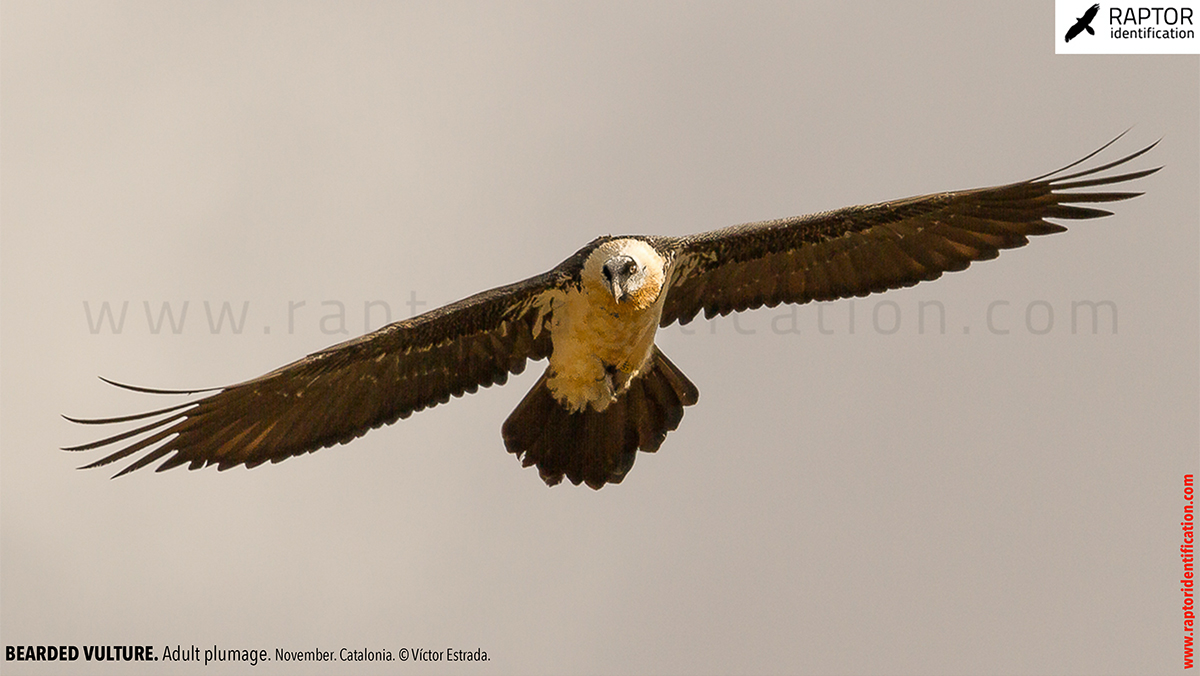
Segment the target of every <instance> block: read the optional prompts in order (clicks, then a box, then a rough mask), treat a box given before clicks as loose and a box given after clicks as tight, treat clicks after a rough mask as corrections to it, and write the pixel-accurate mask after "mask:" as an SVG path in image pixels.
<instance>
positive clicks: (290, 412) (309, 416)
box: [65, 252, 584, 476]
mask: <svg viewBox="0 0 1200 676" xmlns="http://www.w3.org/2000/svg"><path fill="white" fill-rule="evenodd" d="M580 253H584V252H580ZM580 264H581V257H580V254H576V255H575V256H572V257H571V258H569V259H567V261H565V262H564V263H563V264H562V265H559V266H558V267H557V268H555V269H554V270H552V271H550V272H548V273H546V274H543V275H539V276H537V277H533V278H530V279H527V280H525V281H523V282H518V283H516V284H511V285H509V286H504V287H500V288H497V289H493V290H491V291H485V292H483V293H480V294H477V295H475V296H472V297H470V298H467V299H465V300H461V301H459V302H457V303H453V304H451V305H447V306H445V307H442V308H438V309H436V310H433V311H430V312H427V313H425V314H422V315H419V316H416V317H413V318H411V319H406V320H404V321H399V322H396V323H394V324H389V325H388V326H385V327H383V328H381V329H379V330H377V331H374V332H372V333H369V334H366V335H364V336H362V337H360V338H356V339H354V340H350V341H347V342H345V343H340V344H338V345H334V346H332V347H329V348H327V349H324V350H321V351H320V352H316V353H314V354H311V355H309V356H307V357H305V358H303V359H301V360H299V361H296V362H294V363H292V364H288V365H287V366H284V367H282V368H280V369H277V370H275V371H272V372H270V373H268V374H266V375H264V376H261V377H259V378H255V379H253V380H248V381H246V382H243V383H239V384H237V385H230V386H228V387H223V388H213V389H211V390H191V391H186V390H153V389H149V388H142V387H134V386H130V385H121V384H119V383H115V382H112V381H106V382H109V383H111V384H113V385H117V386H118V387H123V388H125V389H130V390H135V391H138V392H149V393H153V394H195V393H197V392H214V391H215V393H214V394H210V395H208V396H207V397H204V398H202V399H199V400H193V401H189V402H185V403H181V404H178V405H175V406H169V407H167V408H162V409H158V410H155V411H150V412H148V413H142V414H138V415H129V416H123V417H118V418H104V419H79V418H67V419H68V420H71V421H72V422H77V423H83V424H87V425H107V424H110V423H127V422H137V423H138V426H137V427H135V428H134V429H131V430H129V431H126V432H122V433H120V434H116V435H113V436H110V437H108V438H105V439H101V440H100V441H96V442H92V443H89V444H83V445H80V446H73V447H70V448H67V449H65V450H68V451H87V450H92V449H96V448H102V447H105V446H114V445H115V446H118V447H119V448H117V450H115V451H114V452H112V453H110V454H109V455H107V456H105V457H103V458H101V459H99V460H97V461H96V462H93V463H91V464H89V465H86V466H85V468H90V467H99V466H101V465H107V464H109V463H111V462H115V461H117V460H121V459H123V458H126V457H131V456H133V455H134V454H137V453H142V452H144V455H142V456H141V457H140V458H138V459H137V460H136V461H135V462H133V463H131V464H129V465H128V466H126V467H125V468H123V469H122V470H121V471H120V472H118V473H117V475H116V476H120V475H122V474H125V473H128V472H132V471H133V470H135V469H138V468H141V467H144V466H146V465H148V464H150V463H153V462H155V461H157V460H159V459H160V458H164V457H166V458H167V459H166V461H165V462H163V463H162V464H161V465H159V466H158V468H157V469H158V471H162V470H165V469H170V468H172V467H177V466H179V465H183V464H187V465H188V466H189V468H190V469H198V468H200V467H204V466H206V465H213V464H215V465H217V467H218V469H228V468H230V467H234V466H236V465H241V464H245V465H246V466H247V467H255V466H257V465H260V464H262V463H264V462H267V461H268V460H270V461H272V462H279V461H281V460H284V459H286V458H289V457H291V456H294V455H301V454H303V453H310V452H312V451H315V450H317V449H320V448H324V447H326V446H332V445H334V444H344V443H346V442H349V441H351V440H353V439H355V438H357V437H360V436H362V435H363V434H365V433H366V432H367V431H368V430H370V429H372V428H376V427H380V426H383V425H389V424H391V423H394V422H396V421H397V420H398V419H400V418H407V417H408V416H409V415H411V414H412V413H413V412H414V411H420V410H422V409H425V408H429V407H431V406H436V405H437V404H440V403H445V402H447V401H449V400H450V397H452V396H454V397H457V396H461V395H463V394H465V393H471V392H475V391H476V390H477V389H478V388H479V387H487V386H488V385H494V384H501V383H504V382H505V381H506V380H507V379H508V374H510V373H520V372H521V371H523V370H524V369H525V362H526V360H529V359H542V358H544V357H546V356H547V355H548V354H549V353H550V348H551V344H550V336H549V331H548V330H546V328H545V322H546V321H547V320H548V319H549V315H550V312H551V311H552V303H553V296H554V294H555V293H556V292H557V290H558V289H559V288H560V287H562V286H564V285H566V284H568V283H571V281H572V270H573V268H574V267H577V266H578V265H580ZM138 437H141V438H140V439H139V438H138ZM172 453H173V454H174V455H170V457H167V456H168V455H169V454H172Z"/></svg>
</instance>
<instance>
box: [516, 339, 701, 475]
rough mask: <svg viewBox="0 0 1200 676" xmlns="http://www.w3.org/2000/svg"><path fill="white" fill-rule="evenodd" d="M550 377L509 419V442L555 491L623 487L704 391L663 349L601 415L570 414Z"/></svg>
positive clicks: (587, 410) (540, 382)
mask: <svg viewBox="0 0 1200 676" xmlns="http://www.w3.org/2000/svg"><path fill="white" fill-rule="evenodd" d="M546 378H547V375H546V374H542V377H541V379H539V380H538V382H537V384H536V385H534V386H533V389H532V390H530V391H529V394H527V395H525V398H524V399H522V400H521V403H520V404H518V405H517V408H516V409H515V410H514V411H513V412H512V415H510V416H509V417H508V420H506V421H504V427H503V430H502V432H503V435H504V444H505V446H506V447H507V448H508V451H509V452H510V453H514V454H516V455H517V456H518V457H520V458H521V462H522V464H523V465H524V466H526V467H529V466H531V465H536V466H537V468H538V472H539V473H540V474H541V477H542V479H543V480H544V481H545V482H546V483H547V484H549V485H551V486H553V485H555V484H557V483H559V482H561V481H562V480H563V477H564V476H565V477H566V478H568V479H570V480H571V483H573V484H576V485H578V484H580V483H586V484H587V485H588V486H591V487H592V488H595V489H599V488H600V487H602V486H603V485H604V484H606V483H620V482H621V480H622V479H624V478H625V474H626V473H628V472H629V470H630V468H632V467H633V461H634V459H635V458H636V456H637V452H638V450H639V449H641V450H642V451H646V452H650V453H653V452H654V451H657V450H658V447H659V446H660V445H662V442H663V440H664V439H666V437H667V432H670V431H671V430H673V429H675V428H677V427H678V426H679V423H680V421H681V420H682V419H683V408H684V407H685V406H691V405H692V404H695V403H696V401H697V400H698V399H699V396H700V393H699V391H698V390H697V389H696V386H695V385H693V384H692V382H691V381H690V380H688V378H687V376H685V375H684V374H683V372H682V371H680V370H679V368H678V367H677V366H675V365H674V364H672V363H671V361H670V360H669V359H667V357H666V356H665V355H663V353H662V352H660V351H659V350H658V348H657V347H656V348H654V353H653V354H652V355H651V356H650V362H649V363H648V365H647V367H646V369H645V370H644V371H643V372H642V373H641V374H639V375H638V377H637V378H635V379H634V380H633V381H632V382H630V384H629V388H628V389H627V390H626V391H625V393H624V394H623V395H621V397H619V398H618V399H617V400H616V401H615V402H613V403H612V404H609V406H608V407H607V408H606V409H604V410H603V411H596V410H594V409H592V408H590V407H587V408H584V410H582V411H579V412H575V413H571V412H569V411H567V409H565V408H563V406H562V405H561V404H559V403H558V401H557V400H555V398H554V395H553V394H551V392H550V388H548V387H547V386H546Z"/></svg>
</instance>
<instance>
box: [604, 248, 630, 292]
mask: <svg viewBox="0 0 1200 676" xmlns="http://www.w3.org/2000/svg"><path fill="white" fill-rule="evenodd" d="M636 271H637V263H635V262H634V260H633V259H632V258H630V257H629V256H614V257H613V258H612V259H610V260H609V261H608V262H607V263H605V264H604V281H606V282H608V289H609V291H611V292H612V295H613V299H614V300H616V301H617V302H618V303H621V302H623V301H624V300H625V299H626V298H628V297H629V286H628V285H629V278H630V277H632V276H633V274H634V272H636Z"/></svg>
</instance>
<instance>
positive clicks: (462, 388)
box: [66, 137, 1158, 488]
mask: <svg viewBox="0 0 1200 676" xmlns="http://www.w3.org/2000/svg"><path fill="white" fill-rule="evenodd" d="M1118 138H1120V137H1118ZM1115 141H1116V139H1114V140H1113V141H1110V142H1109V143H1108V144H1105V145H1104V146H1103V147H1101V148H1100V149H1099V150H1097V151H1095V152H1093V153H1091V154H1089V155H1088V156H1086V157H1084V158H1083V159H1081V160H1079V161H1078V162H1074V163H1072V164H1070V165H1068V166H1066V167H1063V168H1062V169H1059V170H1057V171H1055V172H1051V173H1049V174H1044V175H1042V176H1039V177H1037V178H1034V179H1030V180H1027V181H1021V182H1018V183H1011V184H1008V185H1003V186H998V187H994V188H982V189H976V190H963V191H957V192H947V193H938V194H933V195H925V196H921V197H913V198H909V199H903V200H896V201H892V202H884V203H881V204H874V205H870V206H858V207H849V208H845V209H839V210H836V211H830V212H825V213H820V214H814V215H810V216H800V217H796V218H789V219H782V220H777V221H767V222H761V223H752V224H747V225H740V226H734V227H730V228H725V229H722V230H714V231H712V232H706V233H701V234H697V235H691V236H686V237H653V236H632V237H629V238H613V237H601V238H598V239H596V240H594V241H593V242H591V243H589V244H588V245H587V246H585V247H584V248H583V249H581V250H579V251H578V252H576V253H575V254H574V255H572V256H571V257H570V258H568V259H567V260H565V261H563V263H561V264H560V265H558V266H557V267H555V268H554V269H553V270H551V271H549V272H547V273H545V274H542V275H538V276H536V277H532V278H530V279H527V280H525V281H522V282H518V283H516V284H511V285H508V286H503V287H499V288H496V289H492V290H490V291H485V292H483V293H480V294H477V295H475V296H471V297H470V298H467V299H464V300H462V301H459V302H457V303H453V304H450V305H447V306H445V307H442V308H439V309H436V310H433V311H431V312H427V313H425V314H422V315H419V316H417V317H413V318H411V319H407V320H403V321H400V322H396V323H394V324H390V325H388V326H386V327H384V328H382V329H379V330H378V331H374V332H372V333H369V334H367V335H364V336H362V337H360V338H357V339H354V340H350V341H347V342H345V343H341V344H339V345H334V346H332V347H330V348H327V349H325V350H322V351H320V352H316V353H314V354H312V355H309V356H307V357H305V358H303V359H300V360H299V361H296V362H293V363H291V364H289V365H287V366H284V367H282V368H279V369H277V370H275V371H272V372H270V373H268V374H266V375H263V376H261V377H258V378H255V379H253V380H248V381H246V382H243V383H239V384H236V385H231V386H228V387H223V388H214V389H211V390H182V391H176V390H153V389H148V388H139V387H133V386H129V385H121V384H119V383H115V382H114V383H112V384H114V385H117V386H119V387H124V388H127V389H132V390H135V391H140V392H148V393H154V394H198V393H208V394H207V395H206V396H204V397H203V398H201V399H198V400H193V401H189V402H186V403H182V404H178V405H175V406H170V407H167V408H162V409H158V410H155V411H151V412H148V413H142V414H138V415H130V416H123V417H117V418H105V419H81V418H68V419H69V420H72V421H73V422H78V423H82V424H87V425H105V424H110V423H127V422H134V423H138V425H137V426H135V427H134V428H133V429H131V430H128V431H125V432H122V433H119V434H116V435H113V436H109V437H107V438H104V439H101V440H99V441H95V442H92V443H87V444H81V445H78V446H72V447H69V448H67V449H66V450H71V451H85V450H92V449H97V448H103V447H105V446H112V445H118V448H117V450H115V451H113V452H111V453H109V454H108V455H106V456H104V457H102V458H100V459H99V460H96V461H95V462H92V463H91V464H88V465H86V466H85V467H89V468H90V467H99V466H103V465H107V464H109V463H112V462H115V461H118V460H121V459H124V458H128V457H134V456H136V455H137V454H138V453H142V455H141V457H138V458H137V459H136V460H135V461H134V462H132V463H130V464H129V465H128V466H126V467H125V468H123V469H122V470H121V471H120V472H119V473H118V474H117V476H120V475H121V474H125V473H127V472H131V471H133V470H135V469H138V468H140V467H144V466H146V465H148V464H151V463H154V462H156V461H158V460H160V459H164V458H165V460H164V461H163V462H162V463H161V464H160V465H159V466H158V467H157V469H158V470H159V471H162V470H165V469H170V468H172V467H176V466H179V465H184V464H186V465H188V467H189V468H190V469H197V468H199V467H204V466H206V465H216V466H217V467H218V469H228V468H230V467H234V466H236V465H241V464H244V465H246V466H247V467H255V466H257V465H260V464H262V463H264V462H267V461H268V460H269V461H272V462H279V461H281V460H284V459H286V458H289V457H291V456H294V455H301V454H304V453H309V452H312V451H315V450H317V449H320V448H323V447H326V446H332V445H334V444H338V443H347V442H349V441H351V440H352V439H354V438H356V437H359V436H362V435H363V434H365V433H366V432H367V431H368V430H370V429H372V428H376V427H380V426H382V425H386V424H391V423H393V422H395V421H396V420H398V419H400V418H406V417H408V416H409V415H411V414H412V413H413V412H415V411H420V410H422V409H425V408H428V407H430V406H436V405H437V404H439V403H445V402H447V401H449V400H450V398H451V397H456V396H461V395H463V394H465V393H470V392H475V391H476V390H477V389H478V388H479V387H487V386H489V385H493V384H498V383H504V382H505V381H506V380H507V378H508V375H509V374H510V373H520V372H522V371H523V370H524V368H525V363H526V361H528V360H530V359H534V360H536V359H543V358H546V357H550V356H551V355H552V353H553V350H554V341H553V340H552V336H551V333H552V329H553V328H554V327H555V326H556V323H555V312H556V311H559V312H561V311H562V310H561V308H562V307H563V298H565V297H566V295H568V294H577V293H580V292H581V291H580V289H581V288H582V284H581V275H582V271H583V269H584V264H585V261H587V260H588V257H589V256H590V255H592V253H593V252H595V251H597V248H598V247H600V246H601V245H603V244H605V243H606V242H610V241H613V240H615V239H634V240H640V241H643V242H646V243H648V244H650V245H651V246H652V247H653V250H654V251H656V252H658V254H659V255H661V257H662V259H663V265H664V268H665V269H664V270H663V272H664V273H665V275H666V277H665V279H666V283H665V284H664V285H663V287H662V289H661V291H660V294H665V298H661V299H660V304H659V305H658V306H656V307H658V308H659V309H660V310H661V316H660V318H659V319H658V324H659V325H660V326H667V325H669V324H671V323H672V322H676V321H678V322H680V323H684V324H685V323H687V322H690V321H691V320H692V319H694V318H695V317H696V316H697V315H698V314H699V313H700V312H703V313H704V315H705V317H713V316H715V315H725V314H728V313H730V312H736V311H742V310H747V309H753V308H757V307H761V306H764V305H765V306H767V307H774V306H775V305H777V304H779V303H805V302H808V301H812V300H833V299H837V298H845V297H850V296H865V295H867V294H870V293H875V292H879V291H884V290H887V289H894V288H899V287H905V286H912V285H914V284H916V283H918V282H921V281H925V280H931V279H936V278H937V277H939V276H941V275H942V273H944V272H947V271H954V270H962V269H964V268H966V267H967V266H968V265H969V264H970V263H971V262H973V261H977V260H985V259H989V258H994V257H996V256H997V255H998V254H999V251H1000V250H1001V249H1010V248H1014V247H1019V246H1022V245H1024V244H1026V243H1028V237H1030V236H1032V235H1044V234H1049V233H1054V232H1060V231H1063V230H1065V228H1064V227H1062V226H1061V225H1058V224H1056V223H1052V222H1050V221H1048V220H1047V219H1060V220H1076V219H1090V218H1096V217H1099V216H1106V215H1109V214H1110V213H1111V212H1109V211H1106V210H1103V209H1098V208H1095V207H1092V206H1079V205H1082V204H1095V203H1106V202H1115V201H1120V200H1124V199H1129V198H1131V197H1135V196H1137V195H1140V194H1141V193H1136V192H1066V191H1071V190H1080V189H1084V188H1093V187H1098V186H1106V185H1112V184H1116V183H1123V182H1127V181H1132V180H1135V179H1139V178H1142V177H1144V176H1147V175H1149V174H1152V173H1154V172H1155V171H1157V170H1158V169H1157V168H1153V169H1144V170H1140V171H1133V172H1128V173H1123V174H1117V175H1107V176H1105V175H1101V174H1102V172H1105V171H1107V170H1109V169H1112V168H1114V167H1117V166H1120V165H1123V164H1125V163H1127V162H1129V161H1131V160H1133V159H1135V158H1137V157H1139V156H1141V155H1142V154H1144V153H1146V152H1148V151H1149V150H1150V149H1151V148H1153V147H1154V145H1156V144H1152V145H1150V146H1148V147H1146V148H1143V149H1141V150H1139V151H1137V152H1134V153H1131V154H1129V155H1127V156H1125V157H1122V158H1120V159H1118V160H1115V161H1112V162H1108V163H1106V164H1102V165H1100V166H1097V167H1093V168H1091V169H1086V170H1082V171H1077V172H1074V173H1065V172H1067V171H1068V170H1070V169H1071V168H1073V167H1075V166H1077V165H1079V164H1080V163H1082V162H1085V161H1087V160H1088V159H1090V158H1092V157H1093V156H1095V155H1096V154H1097V153H1099V152H1100V151H1102V150H1104V149H1105V148H1107V147H1108V146H1109V145H1111V144H1112V143H1113V142H1115ZM612 372H613V373H617V371H616V370H613V371H612ZM549 375H551V369H548V370H547V373H546V374H545V375H543V376H542V378H541V379H540V380H539V381H538V384H537V385H535V386H534V388H533V390H531V391H530V393H529V394H528V395H527V396H526V397H525V399H524V400H522V402H521V403H520V405H519V406H518V407H517V408H516V410H515V411H514V412H513V414H512V415H511V416H510V417H509V419H508V420H507V421H506V422H505V424H504V427H503V436H504V440H505V445H506V446H507V448H508V450H509V451H510V452H513V453H515V454H517V455H518V456H519V457H522V460H523V463H524V465H525V466H530V465H536V466H537V467H538V469H539V472H540V474H541V476H542V478H543V479H544V480H545V481H546V482H547V483H548V484H551V485H553V484H555V483H558V482H559V481H561V480H562V478H563V477H564V476H565V477H567V478H568V479H570V480H571V481H572V482H573V483H575V484H578V483H580V482H585V483H587V484H588V485H589V486H591V487H593V488H599V487H601V486H603V485H604V484H605V483H606V482H608V483H616V482H619V481H620V480H621V479H622V478H623V477H624V476H625V474H626V473H627V472H628V471H629V469H630V467H631V466H632V465H633V461H634V458H635V455H636V452H637V450H638V449H641V450H643V451H650V452H652V451H655V450H657V449H658V447H659V446H660V445H661V443H662V441H663V439H664V438H665V437H666V434H667V432H669V431H670V430H674V429H675V428H676V427H677V426H678V425H679V422H680V420H681V419H682V417H683V408H684V407H685V406H690V405H692V404H694V403H696V400H697V397H698V392H697V390H696V388H695V386H694V385H692V383H691V381H689V380H688V379H687V377H686V376H685V375H683V373H682V371H680V370H679V369H678V368H677V367H676V366H675V365H674V364H672V363H671V362H670V361H669V360H668V359H667V358H666V357H665V356H664V355H663V354H662V353H661V352H659V350H658V349H657V347H652V352H651V355H650V357H649V359H648V361H647V362H646V363H645V365H644V367H643V368H642V369H641V370H640V371H638V372H635V373H634V374H633V375H632V376H631V377H630V380H629V381H628V382H627V383H623V382H622V383H619V387H618V388H617V389H616V390H615V392H616V394H615V395H614V396H615V397H616V399H615V400H614V402H613V403H612V404H611V405H608V406H607V408H603V409H602V410H597V409H593V408H589V407H587V406H585V407H584V408H583V409H582V410H580V411H575V412H569V411H568V410H567V409H566V408H564V405H563V404H562V403H561V402H560V401H559V400H558V399H557V398H556V395H555V394H553V393H552V392H551V390H550V389H549V388H548V387H547V385H546V382H547V377H548V376H549ZM106 382H112V381H106ZM625 387H627V389H621V388H625ZM139 435H145V436H143V437H142V438H140V439H138V438H137V437H139ZM123 443H124V444H127V445H121V444H123Z"/></svg>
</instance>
